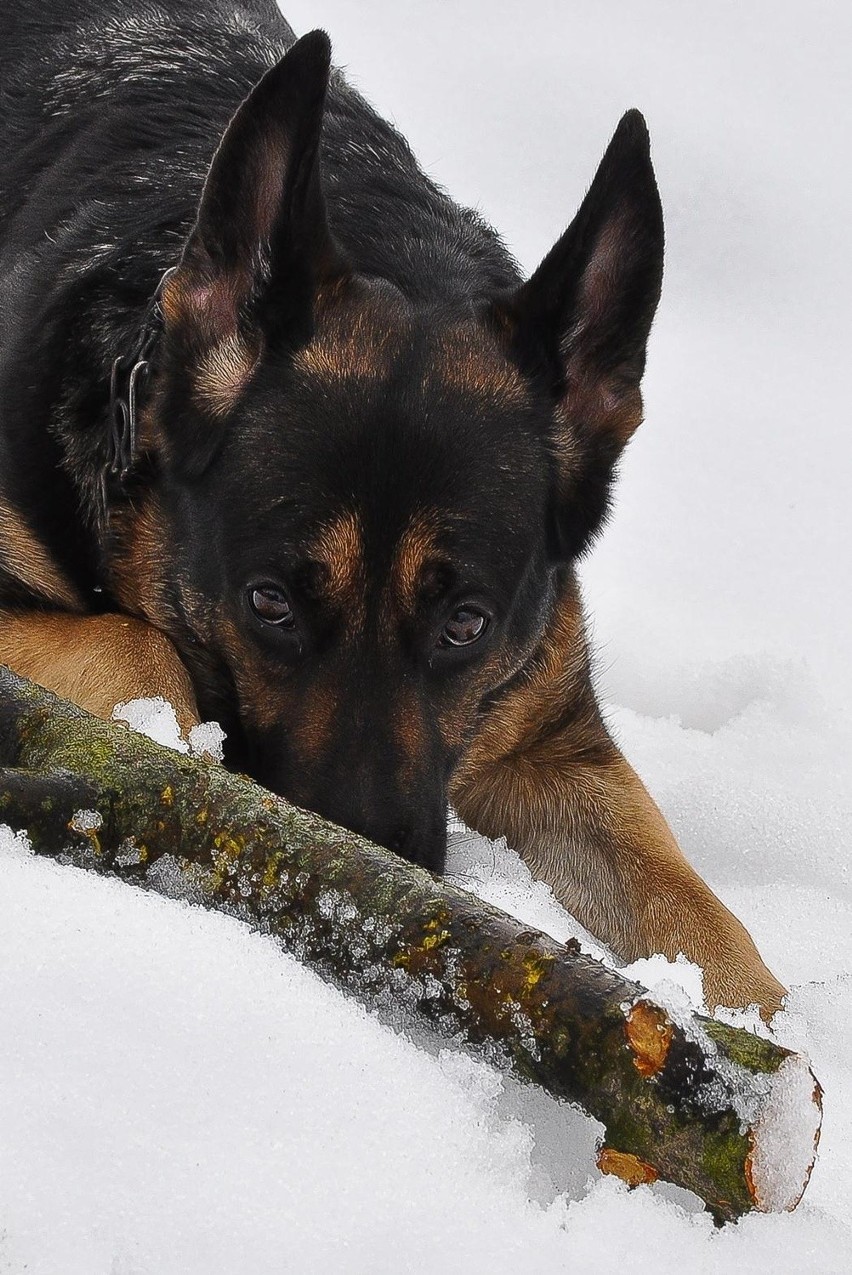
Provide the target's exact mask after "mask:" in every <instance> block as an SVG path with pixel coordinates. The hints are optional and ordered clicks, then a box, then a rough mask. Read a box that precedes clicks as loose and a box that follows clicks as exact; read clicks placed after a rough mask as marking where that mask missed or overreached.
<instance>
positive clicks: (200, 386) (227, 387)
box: [193, 332, 260, 417]
mask: <svg viewBox="0 0 852 1275" xmlns="http://www.w3.org/2000/svg"><path fill="white" fill-rule="evenodd" d="M259 356H260V351H259V350H256V349H255V350H253V349H251V348H250V347H249V345H248V343H247V342H246V341H245V340H244V339H243V337H241V336H240V334H239V333H237V332H232V333H231V334H230V335H229V336H226V337H225V338H224V339H223V340H221V341H219V342H217V344H216V345H214V346H212V347H211V348H210V349H209V350H208V351H207V352H206V353H205V354H203V355H202V356H201V359H200V360H199V362H198V364H197V366H196V368H195V372H194V374H193V380H194V387H195V393H196V395H197V396H198V400H199V404H200V406H201V407H202V408H203V409H204V410H206V411H207V412H208V414H209V415H210V416H214V417H221V416H227V415H228V413H229V412H230V411H232V410H233V409H234V407H235V406H236V404H237V401H238V400H239V397H240V395H241V394H242V392H243V390H244V389H245V388H246V386H247V385H248V383H249V381H250V380H251V377H252V373H253V372H254V369H255V368H256V367H257V363H258V359H259Z"/></svg>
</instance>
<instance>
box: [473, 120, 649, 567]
mask: <svg viewBox="0 0 852 1275" xmlns="http://www.w3.org/2000/svg"><path fill="white" fill-rule="evenodd" d="M662 273H663V215H662V208H661V206H660V197H659V193H658V191H657V184H656V181H655V180H654V170H653V168H652V166H651V157H650V146H649V139H648V130H647V128H646V127H645V121H644V119H643V118H642V116H641V115H640V114H639V112H638V111H629V112H628V113H627V114H626V115H625V116H624V117H623V119H622V120H621V123H620V124H619V126H618V128H617V130H616V132H615V135H614V137H613V139H612V141H611V142H610V144H609V147H608V148H607V151H606V154H605V155H604V157H603V160H602V161H601V164H600V167H599V168H598V171H597V174H596V176H595V179H594V181H593V182H592V185H591V188H590V189H589V193H588V194H587V195H586V198H585V199H584V200H583V203H582V205H581V207H580V211H579V212H578V213H577V215H576V217H575V218H574V220H573V222H572V223H571V225H570V226H569V228H568V229H567V230H566V231H565V233H564V235H563V236H562V238H561V239H560V240H559V241H558V243H557V244H556V246H555V247H554V248H553V249H552V250H551V251H550V252H549V253H548V255H547V256H546V257H545V259H544V261H543V262H542V263H541V265H540V266H539V268H538V269H537V270H536V272H535V274H533V276H532V278H531V279H529V281H528V282H527V283H525V284H523V285H522V286H521V287H520V288H519V289H518V290H517V291H516V292H515V293H514V294H513V295H512V296H511V297H510V298H509V300H508V302H506V301H503V302H501V303H500V305H499V306H498V315H497V319H498V323H499V324H500V326H502V327H503V328H504V330H505V329H506V328H507V327H508V330H509V332H510V336H511V340H512V343H513V345H514V347H515V350H516V354H517V356H518V357H519V359H520V360H521V362H522V364H526V366H527V367H528V368H529V369H530V370H531V371H533V372H534V374H535V375H537V376H538V377H542V376H545V377H547V378H548V379H549V381H550V387H551V389H552V391H553V393H554V395H555V399H556V411H555V421H556V437H555V438H554V440H553V441H554V445H555V453H556V462H557V471H558V487H559V491H558V493H557V511H556V524H557V542H558V544H557V548H558V552H559V553H560V555H564V556H569V557H573V556H576V555H577V554H578V553H580V552H582V550H583V549H584V548H585V547H586V545H587V544H588V542H589V540H590V539H591V537H592V536H593V535H594V533H595V531H596V530H597V529H598V527H599V526H600V524H601V522H602V521H603V518H604V516H605V514H606V508H607V500H608V491H609V485H610V480H611V477H612V471H613V466H614V464H615V462H616V460H617V458H618V456H619V454H620V452H621V450H622V449H623V447H624V445H625V443H626V442H627V440H628V439H629V438H630V436H631V434H632V433H633V431H634V430H635V429H636V427H637V426H638V424H639V422H640V420H641V418H642V398H641V394H640V389H639V385H640V381H641V379H642V373H643V371H644V369H645V347H646V344H647V340H648V333H649V331H650V328H651V322H652V320H653V317H654V312H655V310H656V308H657V302H658V300H659V297H660V286H661V282H662Z"/></svg>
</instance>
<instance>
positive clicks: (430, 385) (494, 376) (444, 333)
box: [295, 285, 529, 408]
mask: <svg viewBox="0 0 852 1275" xmlns="http://www.w3.org/2000/svg"><path fill="white" fill-rule="evenodd" d="M295 371H296V374H297V377H299V378H300V379H301V380H302V383H303V385H304V386H305V387H311V386H313V387H314V388H315V389H316V390H317V391H318V392H321V393H328V392H331V393H334V392H335V390H337V391H344V392H346V391H349V392H351V391H352V390H353V389H355V390H357V389H359V388H361V389H365V388H367V387H368V386H369V385H371V384H372V385H379V386H382V385H383V386H384V387H385V388H386V389H387V390H388V391H389V392H393V390H394V389H396V390H397V391H398V390H399V389H400V387H401V384H402V383H403V382H406V381H407V386H406V388H407V389H408V391H409V394H411V395H413V394H414V393H416V392H417V391H420V393H421V394H423V395H425V396H428V395H435V394H440V393H441V392H442V391H445V392H447V391H448V392H455V393H457V394H459V395H466V396H468V397H469V398H470V399H471V400H472V402H473V403H474V404H481V405H482V406H483V407H485V406H486V405H489V404H491V405H493V404H498V405H504V406H506V407H509V408H511V407H521V406H523V405H524V404H525V403H526V402H527V400H528V397H529V392H528V388H527V385H526V382H525V380H524V378H523V377H522V376H521V374H520V372H519V371H518V369H517V368H516V367H515V366H514V365H513V364H512V363H511V362H510V360H509V357H508V355H507V353H506V351H504V349H503V348H502V347H501V345H500V343H499V340H498V338H497V336H496V334H494V333H492V332H491V331H490V330H489V328H488V326H487V325H486V324H485V323H483V322H481V321H480V319H479V318H478V317H476V316H475V315H474V314H472V313H465V314H461V315H459V314H447V313H441V312H440V311H438V310H432V311H429V310H426V311H423V310H416V309H415V308H413V307H412V306H411V305H409V303H408V302H407V301H406V300H405V298H403V297H402V296H401V295H400V294H399V293H398V292H396V290H395V289H390V288H386V287H381V286H378V285H377V286H375V287H373V288H371V289H369V290H367V291H365V292H363V293H361V295H359V297H358V299H357V301H349V302H345V303H343V304H339V305H337V306H331V307H326V308H325V309H323V308H320V310H319V311H318V322H317V326H316V330H315V332H314V335H313V338H312V340H311V341H310V342H309V343H308V344H307V345H306V346H304V347H303V348H302V349H301V350H300V351H299V352H298V353H297V355H296V357H295Z"/></svg>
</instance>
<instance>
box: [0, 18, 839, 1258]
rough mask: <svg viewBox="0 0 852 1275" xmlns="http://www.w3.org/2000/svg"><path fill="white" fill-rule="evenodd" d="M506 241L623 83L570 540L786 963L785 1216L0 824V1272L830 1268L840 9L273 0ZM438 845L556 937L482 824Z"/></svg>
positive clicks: (766, 940)
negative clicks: (614, 310)
mask: <svg viewBox="0 0 852 1275" xmlns="http://www.w3.org/2000/svg"><path fill="white" fill-rule="evenodd" d="M287 12H288V16H289V17H290V18H291V20H292V21H293V23H294V25H295V26H296V27H297V29H299V30H306V29H308V28H309V27H310V26H312V25H317V24H319V23H321V24H323V25H325V26H326V27H327V28H328V29H329V31H330V32H331V33H332V36H333V37H334V38H335V43H336V50H337V58H338V61H341V62H344V63H348V64H349V67H350V71H351V73H352V74H353V76H354V78H355V79H356V81H357V82H358V83H359V85H360V87H362V89H363V90H364V91H365V92H366V93H367V94H368V96H370V97H371V98H372V99H373V100H374V101H375V102H376V104H377V105H378V106H379V107H380V108H381V109H382V110H384V111H385V112H386V113H388V114H390V115H392V116H394V117H395V118H396V120H397V122H398V123H399V124H400V126H401V127H402V128H403V129H404V131H405V132H406V133H407V135H408V136H409V137H410V139H411V140H412V143H413V144H414V146H415V149H416V150H417V151H418V153H419V154H420V156H421V157H422V159H423V161H424V162H425V163H426V165H427V167H429V169H430V170H431V171H432V172H433V173H434V174H435V175H436V176H437V177H438V178H439V179H440V180H442V181H444V182H445V184H446V185H448V186H449V188H450V189H451V190H452V191H453V193H454V194H456V195H457V196H458V197H459V198H462V199H465V200H467V201H469V202H475V203H478V204H479V205H480V206H481V207H482V209H483V211H484V212H485V213H486V215H488V216H489V217H490V218H491V219H492V220H493V221H494V222H495V223H496V224H498V226H500V227H501V228H502V229H503V230H504V232H505V233H506V235H507V238H508V240H509V242H510V244H511V245H512V246H513V248H514V249H515V251H516V253H517V255H518V256H519V258H520V259H521V260H522V261H523V263H524V265H525V266H527V267H532V266H533V265H534V264H535V262H536V260H537V259H538V258H539V257H540V256H541V255H542V254H543V252H544V251H545V250H546V249H547V247H548V246H549V245H550V243H551V241H552V240H553V239H554V238H555V237H556V235H557V233H558V232H559V230H560V229H561V228H562V226H563V225H564V223H565V222H566V221H567V220H568V218H569V217H570V215H571V214H572V212H573V210H574V208H575V207H576V204H577V202H578V200H579V198H580V196H581V194H582V192H583V190H584V188H585V186H586V185H587V184H588V182H589V180H590V179H591V176H592V174H593V172H594V168H595V165H596V163H597V160H598V159H599V157H600V154H601V153H602V151H603V148H604V145H605V143H606V140H607V138H608V135H609V133H610V132H611V131H612V128H614V126H615V123H616V122H617V119H618V117H619V115H620V113H621V112H622V111H623V110H624V109H626V108H627V107H629V106H633V105H637V106H640V107H641V108H642V109H643V110H644V111H645V113H646V115H647V118H648V122H649V125H650V128H651V132H652V137H653V141H654V156H655V162H656V165H657V170H658V176H659V180H660V184H661V188H662V193H663V199H664V204H665V206H666V209H667V224H668V270H667V278H666V286H665V292H664V298H663V304H662V309H661V313H660V317H659V321H658V323H657V326H656V328H655V333H654V337H653V341H652V350H651V358H650V362H649V370H648V377H647V396H646V401H647V420H646V423H645V425H644V426H643V427H642V429H641V430H640V433H639V435H638V436H637V438H636V440H635V442H634V444H633V445H632V446H631V448H630V452H629V455H628V457H627V459H626V461H625V463H624V466H623V471H622V480H621V486H620V495H619V501H618V504H617V508H616V512H615V516H614V518H613V521H612V525H611V527H610V529H609V530H608V532H607V533H606V535H605V537H604V539H603V541H602V542H601V544H600V545H599V546H598V548H597V549H596V551H595V553H594V556H593V558H592V559H591V560H590V562H589V563H588V565H587V567H586V568H585V571H584V576H585V581H586V589H587V597H588V600H589V605H590V610H591V612H592V615H593V618H594V625H595V630H596V635H597V641H598V646H599V650H600V661H599V664H600V668H599V680H600V685H601V688H602V692H603V694H604V695H605V698H606V700H607V703H608V704H609V705H610V710H609V715H610V720H611V722H612V725H613V728H614V729H615V731H616V732H617V734H618V737H619V738H620V740H621V742H622V744H623V746H624V748H625V751H626V752H627V754H628V756H629V757H630V759H631V760H632V761H633V762H634V764H635V765H636V766H637V768H638V769H639V771H640V773H641V774H642V775H643V776H644V778H645V779H646V781H647V782H648V784H649V786H650V787H651V789H652V791H653V792H654V794H655V796H656V797H657V799H658V800H659V802H660V804H661V805H662V807H663V809H664V810H665V812H666V814H667V815H668V817H669V819H670V821H671V823H672V825H673V827H674V829H675V832H676V833H677V835H678V837H679V838H680V840H681V843H682V845H683V847H684V849H685V850H686V852H687V854H688V855H689V856H690V858H691V859H692V861H693V862H694V863H695V864H696V866H697V867H698V869H699V870H700V871H701V872H702V873H703V874H704V876H705V877H706V878H707V879H708V881H709V882H710V884H711V885H712V886H713V887H714V889H716V891H717V892H718V893H719V894H720V896H721V897H722V898H723V899H724V900H725V902H727V903H728V904H729V905H730V906H731V907H732V908H733V909H734V911H736V912H737V913H738V915H739V916H740V917H741V918H742V919H743V921H744V922H745V923H746V925H747V926H748V928H749V929H750V931H751V932H752V934H753V935H754V936H755V938H756V940H757V942H758V945H759V947H760V948H761V951H762V952H763V954H764V956H765V957H766V959H767V961H768V963H769V964H770V966H771V967H772V968H773V969H774V970H775V971H776V972H777V973H778V975H779V976H780V977H781V978H782V979H783V980H784V981H785V982H786V983H787V984H788V985H789V986H790V987H791V988H792V992H791V996H790V1000H789V1006H788V1010H787V1011H786V1012H785V1013H784V1014H783V1015H781V1016H780V1020H776V1030H777V1033H778V1035H779V1036H780V1038H781V1039H782V1040H783V1041H784V1042H786V1043H791V1044H794V1045H795V1046H796V1047H798V1048H803V1049H806V1050H807V1051H808V1052H809V1053H810V1055H811V1057H812V1060H813V1064H814V1068H815V1070H816V1072H817V1074H818V1075H819V1077H820V1079H821V1080H822V1083H823V1085H824V1088H825V1125H824V1133H823V1140H822V1145H821V1149H820V1155H819V1159H818V1163H817V1167H816V1169H815V1171H814V1175H813V1179H812V1182H811V1185H810V1187H809V1189H808V1192H807V1195H806V1197H805V1200H804V1202H803V1203H802V1205H801V1206H800V1207H799V1209H798V1210H797V1211H796V1212H795V1213H794V1214H792V1215H783V1216H771V1217H769V1216H753V1217H750V1218H748V1219H746V1220H745V1221H743V1222H741V1223H739V1224H738V1225H737V1226H729V1227H725V1228H723V1229H722V1230H719V1231H717V1230H715V1229H714V1228H713V1226H712V1225H711V1224H710V1222H709V1219H708V1218H707V1217H706V1215H704V1214H703V1213H701V1212H699V1211H697V1209H696V1205H695V1202H694V1201H692V1200H690V1199H689V1198H687V1197H685V1196H684V1195H682V1194H679V1193H677V1192H674V1191H673V1190H671V1189H667V1188H663V1187H654V1188H640V1189H638V1190H637V1191H635V1192H628V1191H627V1190H626V1188H623V1187H622V1186H621V1184H619V1183H618V1182H616V1181H614V1180H612V1179H603V1178H601V1177H600V1175H599V1174H598V1173H597V1171H596V1170H595V1168H594V1152H593V1148H594V1140H595V1134H596V1130H595V1126H594V1125H593V1123H592V1122H591V1121H589V1120H587V1119H585V1118H584V1117H582V1116H580V1115H579V1114H577V1113H576V1112H572V1111H571V1110H569V1109H568V1108H566V1107H564V1106H561V1105H557V1104H556V1103H554V1102H552V1101H550V1100H549V1099H545V1098H544V1097H541V1096H537V1095H535V1094H534V1093H533V1092H532V1091H530V1090H528V1089H525V1088H522V1087H520V1086H519V1085H517V1084H515V1083H514V1082H512V1081H509V1080H507V1079H505V1078H504V1077H501V1076H500V1075H498V1074H497V1073H496V1072H494V1071H493V1070H491V1069H490V1068H489V1067H488V1066H486V1065H485V1064H483V1063H480V1062H477V1061H475V1060H472V1059H470V1058H468V1057H466V1056H463V1055H459V1054H457V1053H453V1052H447V1051H446V1050H443V1049H442V1048H441V1047H439V1046H438V1045H437V1044H435V1043H434V1042H430V1041H429V1040H428V1039H422V1038H418V1040H417V1041H414V1040H412V1039H411V1038H409V1037H407V1036H405V1035H404V1034H402V1033H401V1032H399V1031H394V1030H393V1029H392V1027H391V1026H389V1025H387V1024H382V1023H379V1022H378V1021H377V1020H376V1019H375V1018H373V1017H371V1016H370V1015H369V1014H368V1013H367V1012H366V1011H365V1010H364V1009H362V1008H361V1007H359V1006H358V1005H357V1004H355V1003H354V1002H352V1001H351V1000H347V999H344V998H343V997H341V996H340V995H338V994H337V993H336V992H335V991H334V990H332V989H330V988H329V987H327V986H325V985H324V984H323V983H321V982H320V981H319V980H318V979H317V978H315V977H314V976H313V975H312V974H310V973H309V972H307V971H306V970H304V969H302V968H301V967H300V966H299V965H297V964H296V963H295V962H294V961H293V960H291V959H290V958H288V957H287V956H285V955H283V954H282V953H281V952H280V951H279V950H278V949H277V948H276V946H275V945H274V944H273V943H272V942H271V941H270V940H268V939H265V938H262V937H259V936H257V935H253V934H251V933H249V932H248V931H247V930H246V929H245V928H244V927H243V926H241V925H240V924H239V923H237V922H236V921H234V920H231V919H227V918H224V917H220V916H213V915H209V914H206V913H203V912H201V911H199V910H196V909H193V908H190V907H188V906H184V905H181V904H178V903H174V902H169V901H166V900H163V899H159V898H156V897H153V896H148V895H143V894H141V893H137V892H134V891H133V890H132V889H130V888H127V887H123V886H121V885H119V884H118V883H115V882H110V881H103V880H97V879H95V878H92V877H89V876H87V875H85V874H83V873H80V872H77V871H75V870H73V869H71V868H65V867H59V866H57V865H55V864H52V863H43V862H39V861H36V860H35V859H33V858H32V856H29V855H27V854H26V853H24V851H23V849H22V848H21V847H20V845H19V844H17V843H13V841H12V839H11V838H9V837H8V836H7V837H6V838H5V839H3V842H2V852H0V897H2V900H3V907H2V925H0V1024H2V1026H0V1271H6V1270H7V1271H10V1272H15V1273H16V1275H17V1273H18V1272H23V1271H27V1272H31V1273H36V1275H171V1273H175V1275H183V1273H184V1272H185V1273H187V1275H196V1273H198V1275H202V1273H203V1275H214V1273H217V1272H229V1273H230V1272H266V1271H269V1272H273V1271H275V1272H278V1271H280V1272H293V1273H295V1275H301V1273H302V1272H305V1273H309V1272H328V1271H342V1272H347V1273H348V1272H352V1273H353V1275H362V1273H364V1275H366V1273H367V1272H369V1273H370V1275H383V1273H384V1272H388V1275H390V1273H393V1275H397V1273H399V1272H408V1271H410V1272H426V1271H433V1270H441V1271H446V1272H456V1271H458V1272H460V1273H461V1272H466V1273H468V1275H479V1273H480V1272H481V1273H482V1275H485V1273H486V1272H487V1273H488V1275H498V1273H499V1272H504V1271H505V1272H507V1273H508V1272H511V1273H512V1275H516V1273H517V1272H518V1271H525V1272H526V1271H529V1272H534V1273H535V1275H550V1273H551V1272H553V1273H556V1272H562V1271H565V1270H568V1269H574V1270H579V1271H585V1270H591V1269H594V1270H596V1271H601V1272H616V1271H617V1272H619V1273H621V1272H629V1271H633V1270H636V1271H643V1272H644V1271H647V1270H648V1269H649V1268H651V1267H653V1269H654V1270H655V1271H658V1272H660V1273H661V1275H665V1273H667V1272H673V1273H674V1272H678V1273H679V1275H680V1273H682V1272H688V1273H689V1275H693V1272H695V1273H702V1275H703V1273H704V1272H738V1271H741V1270H742V1271H745V1270H748V1271H749V1272H750V1275H759V1273H762V1272H766V1275H769V1273H770V1272H771V1273H772V1275H786V1273H790V1275H793V1273H795V1275H800V1273H802V1272H807V1273H811V1272H813V1273H814V1275H829V1273H830V1272H838V1275H839V1273H840V1272H844V1273H845V1272H848V1271H849V1270H852V1224H850V1218H852V1206H850V1204H849V1201H850V1198H852V1150H850V1148H852V1061H850V1060H852V1027H850V1022H852V1003H850V1002H852V997H850V990H852V974H850V969H852V882H850V876H849V869H848V849H847V847H848V845H849V841H850V831H849V830H850V827H852V785H850V779H852V731H850V726H849V711H848V710H849V699H850V695H849V692H850V690H852V673H850V663H849V659H848V655H847V651H846V649H845V643H844V642H843V641H842V639H841V635H842V633H843V632H844V631H847V630H848V628H849V627H850V621H852V602H850V591H849V584H848V582H849V579H850V567H852V561H850V557H852V554H850V543H852V538H850V529H851V528H850V513H849V501H848V494H847V485H848V479H847V474H848V471H849V467H850V465H852V428H850V426H852V422H850V412H849V407H848V392H847V388H846V380H847V372H846V363H847V362H848V351H849V349H850V348H852V321H850V318H849V314H848V311H847V298H848V296H849V295H850V293H852V254H850V250H849V225H850V222H852V206H850V205H852V179H850V177H849V170H848V164H847V157H848V156H849V154H850V153H852V148H850V142H852V136H850V134H852V120H851V119H850V105H849V95H848V87H847V82H846V81H847V77H848V64H849V54H850V47H852V39H850V37H852V10H850V8H849V6H848V5H846V4H841V3H836V4H832V3H828V2H827V0H821V2H820V3H816V4H813V3H807V4H806V3H804V0H799V2H798V3H795V4H793V3H777V2H776V3H769V2H768V0H751V2H750V3H749V4H747V5H746V4H743V3H742V0H739V2H738V3H734V2H733V0H715V2H714V4H712V5H704V4H702V5H699V4H697V3H688V4H684V3H683V0H640V2H639V3H633V2H630V3H628V0H596V2H595V0H572V3H570V4H566V3H565V0H560V2H559V3H556V2H555V0H554V2H553V3H550V2H549V0H548V2H545V0H535V2H534V3H532V4H529V5H527V6H525V7H522V8H520V9H519V8H518V6H517V5H516V4H513V5H511V6H510V5H508V4H502V3H498V0H488V3H487V4H486V3H485V0H475V2H469V3H464V4H453V5H451V4H449V3H446V4H440V3H435V4H432V5H429V6H426V5H422V4H415V3H413V2H412V0H393V2H391V0H359V3H358V4H352V3H351V0H350V2H349V3H346V0H296V2H295V3H293V4H292V5H290V6H289V7H288V9H287ZM451 870H452V872H453V875H454V876H455V877H456V878H457V879H458V881H459V883H461V884H466V885H467V886H468V887H469V888H472V889H475V890H476V891H478V892H479V893H481V894H483V895H484V896H485V897H488V898H489V899H491V900H493V901H495V902H497V903H499V904H500V905H501V906H503V907H505V908H506V909H507V910H509V911H512V912H515V913H516V914H517V915H520V916H522V917H523V918H524V919H525V920H529V921H531V922H533V923H535V924H537V925H539V926H541V927H542V928H545V929H548V930H550V932H552V933H553V934H555V935H556V936H557V937H564V936H565V935H566V934H567V933H569V932H570V931H571V925H570V922H569V920H568V918H566V917H565V915H564V913H562V912H561V910H560V909H559V908H558V907H557V905H556V904H555V903H554V902H553V900H552V898H549V897H548V895H547V892H546V890H545V889H544V888H543V887H542V886H540V885H536V884H535V883H533V882H531V880H530V879H529V877H528V875H527V874H526V873H525V870H524V869H523V867H522V865H521V864H520V863H519V862H518V860H517V859H516V858H515V857H514V856H512V855H511V854H510V853H509V852H507V851H505V850H504V849H502V848H500V847H494V846H491V845H489V844H488V843H486V842H484V841H482V840H481V839H477V838H468V837H460V838H459V840H458V843H457V845H456V847H455V849H454V852H453V856H452V861H451Z"/></svg>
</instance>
